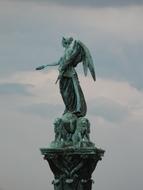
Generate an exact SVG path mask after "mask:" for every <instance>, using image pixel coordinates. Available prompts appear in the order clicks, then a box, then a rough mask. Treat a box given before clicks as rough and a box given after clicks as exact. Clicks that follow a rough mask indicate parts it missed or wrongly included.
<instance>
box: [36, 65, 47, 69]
mask: <svg viewBox="0 0 143 190" xmlns="http://www.w3.org/2000/svg"><path fill="white" fill-rule="evenodd" d="M44 68H45V66H44V65H42V66H40V67H37V68H36V70H42V69H44Z"/></svg>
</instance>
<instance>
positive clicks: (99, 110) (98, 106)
mask: <svg viewBox="0 0 143 190" xmlns="http://www.w3.org/2000/svg"><path fill="white" fill-rule="evenodd" d="M88 107H89V109H88V111H89V113H90V114H92V115H96V116H100V117H103V118H104V119H105V120H107V121H110V122H117V123H119V122H121V121H123V120H124V119H125V118H127V117H128V115H129V110H128V108H127V107H125V106H123V105H121V104H119V103H117V102H114V101H113V100H110V99H107V98H102V97H101V98H96V99H95V100H92V101H90V102H89V105H88Z"/></svg>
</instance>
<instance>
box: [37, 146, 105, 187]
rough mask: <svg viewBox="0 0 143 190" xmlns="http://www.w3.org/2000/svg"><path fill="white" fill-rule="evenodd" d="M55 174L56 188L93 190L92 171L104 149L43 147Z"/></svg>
mask: <svg viewBox="0 0 143 190" xmlns="http://www.w3.org/2000/svg"><path fill="white" fill-rule="evenodd" d="M40 150H41V153H42V155H44V159H45V160H47V161H48V163H49V166H50V168H51V170H52V172H53V174H54V177H55V179H54V180H53V182H52V183H53V185H54V190H91V189H92V183H93V180H92V179H91V176H92V173H93V171H94V169H95V168H96V165H97V163H98V161H99V160H101V158H102V156H103V155H104V150H101V149H97V148H95V147H92V148H42V149H40Z"/></svg>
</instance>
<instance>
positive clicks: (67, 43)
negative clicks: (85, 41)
mask: <svg viewBox="0 0 143 190" xmlns="http://www.w3.org/2000/svg"><path fill="white" fill-rule="evenodd" d="M72 41H73V38H72V37H69V38H65V37H63V38H62V46H63V47H64V48H67V47H69V46H70V44H71V43H72Z"/></svg>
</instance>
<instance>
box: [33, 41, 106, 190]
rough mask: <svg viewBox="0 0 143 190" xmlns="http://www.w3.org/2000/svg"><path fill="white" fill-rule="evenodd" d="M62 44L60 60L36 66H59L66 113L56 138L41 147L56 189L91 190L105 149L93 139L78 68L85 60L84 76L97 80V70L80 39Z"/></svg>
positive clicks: (57, 122)
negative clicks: (95, 171)
mask: <svg viewBox="0 0 143 190" xmlns="http://www.w3.org/2000/svg"><path fill="white" fill-rule="evenodd" d="M62 45H63V47H64V48H65V51H64V55H63V56H62V57H61V58H60V60H59V61H58V62H56V63H53V64H48V65H42V66H40V67H38V68H36V70H41V69H44V68H45V67H47V66H54V65H58V70H59V76H58V78H57V80H56V83H57V82H59V88H60V93H61V96H62V99H63V102H64V104H65V111H64V113H63V114H62V116H61V117H59V118H56V119H55V122H54V124H53V126H54V132H55V138H54V140H53V141H52V142H51V144H50V145H49V147H46V148H41V149H40V150H41V153H42V155H43V156H44V159H45V160H46V161H47V162H48V163H49V166H50V168H51V170H52V172H53V174H54V180H53V181H52V184H53V185H54V190H91V189H92V183H93V180H92V173H93V171H94V170H95V168H96V165H97V163H98V161H99V160H101V159H102V157H103V155H104V152H105V151H104V150H102V149H99V148H97V147H96V146H95V144H94V143H93V142H92V141H91V140H90V122H89V120H88V118H86V113H87V106H86V101H85V98H84V94H83V92H82V89H81V86H80V83H79V80H78V76H77V73H76V70H75V67H76V66H77V65H78V64H79V63H81V62H82V63H83V70H84V74H85V76H86V75H87V71H88V70H89V71H90V73H91V75H92V77H93V80H94V81H95V80H96V77H95V69H94V64H93V60H92V57H91V54H90V52H89V50H88V48H87V47H86V46H85V45H84V44H83V43H82V42H81V41H79V40H74V39H73V38H72V37H69V38H65V37H63V38H62ZM87 90H90V89H88V87H87Z"/></svg>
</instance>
